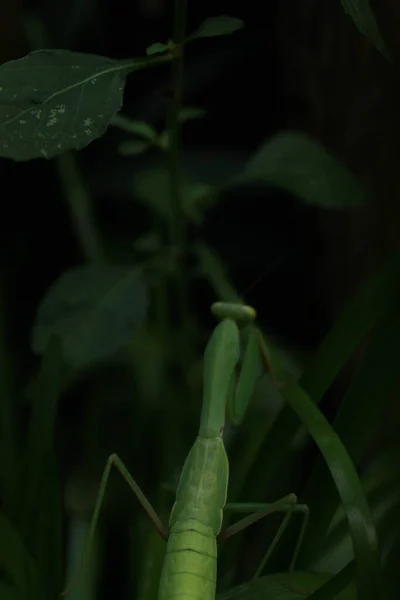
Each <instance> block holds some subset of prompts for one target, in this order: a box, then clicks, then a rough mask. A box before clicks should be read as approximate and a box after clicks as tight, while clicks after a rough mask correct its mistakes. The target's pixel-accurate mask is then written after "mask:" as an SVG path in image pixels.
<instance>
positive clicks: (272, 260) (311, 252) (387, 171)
mask: <svg viewBox="0 0 400 600" xmlns="http://www.w3.org/2000/svg"><path fill="white" fill-rule="evenodd" d="M321 4H323V6H321ZM375 4H377V3H376V2H375ZM376 9H377V15H378V17H379V22H380V24H381V27H382V30H383V32H384V34H385V36H386V39H387V40H388V44H389V46H390V47H391V49H392V51H393V53H394V55H395V56H396V51H397V46H396V43H397V44H398V42H397V41H396V37H395V31H397V30H396V27H395V24H396V22H397V24H398V23H399V21H398V19H399V9H398V7H397V6H396V5H395V3H394V2H389V0H388V1H387V2H382V3H381V4H380V6H379V7H378V6H377V7H376ZM0 11H2V12H0V23H1V27H0V37H1V38H2V40H3V42H2V44H1V45H0V60H1V61H2V62H5V61H7V60H12V59H16V58H19V57H21V56H23V55H24V54H26V53H27V52H28V51H29V50H30V49H31V48H32V47H35V48H37V47H54V48H68V49H70V50H74V51H79V52H88V53H93V54H101V55H104V56H109V57H113V58H129V57H134V56H142V55H143V54H144V52H145V48H146V47H147V46H148V45H149V44H151V43H152V42H154V41H160V42H165V41H166V40H167V39H168V37H169V35H170V32H171V30H172V13H173V6H172V3H171V2H165V0H152V1H146V0H140V1H139V0H136V1H132V0H130V1H129V2H128V1H124V2H123V1H117V0H113V1H112V2H111V1H106V0H103V1H100V0H99V1H98V2H95V1H94V0H87V1H83V0H76V1H75V0H74V1H72V0H69V1H68V2H62V1H61V0H59V1H58V2H50V1H47V0H42V1H37V2H33V1H32V2H25V3H18V2H13V1H12V0H9V2H6V1H5V0H4V1H3V2H2V6H1V8H0ZM219 14H229V15H232V16H235V17H238V18H241V19H243V21H244V23H245V28H244V29H243V30H242V31H239V32H237V33H235V34H234V35H232V36H223V37H221V38H214V39H205V40H200V41H198V42H197V43H194V44H192V45H191V46H189V48H188V51H187V55H186V58H185V78H184V103H185V104H186V105H194V106H200V107H205V108H206V109H207V116H206V117H205V118H204V119H202V120H199V121H192V122H189V123H188V124H187V125H185V127H184V134H183V155H182V161H183V166H184V169H185V170H187V171H188V172H189V173H191V174H193V176H195V177H197V178H200V179H201V180H203V181H207V182H210V183H213V182H218V181H221V180H223V179H224V178H226V177H228V176H229V175H231V174H234V173H235V171H236V170H237V169H239V168H240V166H241V165H242V164H243V163H244V161H245V160H246V158H247V157H248V156H250V155H251V153H252V152H254V150H255V149H256V148H257V147H258V146H259V145H260V144H262V143H263V141H265V140H266V139H268V138H269V137H271V136H272V135H273V134H275V133H276V132H278V131H281V130H284V129H288V128H294V129H300V130H303V131H305V132H307V133H309V134H310V135H313V136H315V137H316V138H317V139H319V140H320V141H321V142H322V143H323V144H324V145H325V146H326V147H327V148H328V149H329V150H330V151H331V152H332V153H333V154H334V155H336V156H337V157H338V158H339V159H341V160H343V162H344V163H345V164H346V165H347V166H348V167H349V168H351V169H352V170H353V172H354V173H355V175H356V176H358V177H359V179H360V181H361V182H362V183H363V184H364V185H365V186H366V187H367V189H368V190H369V192H370V193H371V202H370V204H369V205H368V206H365V207H362V208H360V209H357V210H352V211H344V212H339V211H337V212H335V211H324V210H322V209H318V208H315V207H310V206H305V205H304V204H302V203H301V202H300V201H299V200H298V199H297V198H293V197H290V196H289V195H288V194H286V193H283V192H282V191H280V190H275V189H268V188H265V187H262V188H260V189H254V188H249V189H245V188H244V189H240V190H236V191H234V192H230V193H229V194H226V195H225V196H224V197H223V198H222V200H221V201H220V202H218V204H217V205H215V206H213V207H212V208H211V209H210V210H209V211H207V213H206V214H205V215H204V219H203V221H202V222H201V223H199V224H198V225H196V226H194V225H192V226H190V228H189V236H190V239H191V240H195V239H198V238H199V239H202V240H204V241H206V242H207V243H208V244H210V245H211V246H212V247H213V248H214V249H215V250H217V251H218V253H219V254H220V256H221V258H222V260H223V262H224V263H225V265H226V267H227V269H228V271H229V274H230V276H231V278H232V280H233V282H234V284H235V287H236V289H237V290H238V291H239V293H241V294H244V295H245V297H246V300H247V301H248V302H249V303H251V304H252V305H254V306H256V307H257V310H258V314H259V316H260V319H261V322H262V324H263V325H264V326H265V327H266V328H267V329H268V331H269V332H271V333H272V334H273V335H274V336H276V338H277V339H279V340H280V341H281V342H282V343H283V344H284V345H285V347H288V348H291V349H292V350H293V352H295V353H297V355H298V356H304V355H307V353H309V352H310V351H312V350H313V349H315V348H316V346H317V344H318V343H319V341H320V340H321V339H322V336H323V335H324V333H325V332H326V331H327V330H328V328H329V326H330V325H331V324H332V322H333V320H334V318H335V316H336V315H337V314H338V312H339V311H340V309H341V308H342V307H343V305H344V304H345V302H346V301H347V300H348V298H349V297H350V296H351V294H352V293H353V292H354V291H355V289H356V288H357V285H358V284H359V283H360V282H361V281H363V280H364V278H365V276H366V274H368V273H370V272H372V271H373V269H374V268H375V267H376V266H377V265H380V264H381V263H382V261H383V259H385V258H386V257H387V256H388V255H389V254H390V253H391V252H392V251H393V250H394V249H396V248H397V246H398V239H399V236H398V230H399V228H398V223H399V219H398V209H397V205H398V203H397V197H398V186H399V184H398V177H397V153H396V144H397V139H398V134H397V132H398V126H399V119H398V114H397V113H398V110H397V107H398V76H397V75H396V74H395V73H394V72H393V71H392V70H391V69H390V68H389V67H388V66H387V64H386V62H385V60H384V59H383V58H382V57H381V56H380V55H379V54H378V53H377V52H376V50H375V49H374V48H373V47H372V46H371V45H370V44H369V42H368V41H367V40H365V39H364V38H363V37H362V36H360V35H359V33H358V32H357V30H356V29H355V27H354V25H353V24H352V22H351V21H350V20H349V19H348V18H347V17H346V16H345V14H344V13H343V10H342V8H341V6H340V2H339V0H336V1H335V0H330V1H329V2H324V3H320V2H318V1H317V0H314V1H312V0H285V1H283V0H271V1H269V2H256V1H255V0H249V1H248V2H246V3H237V5H235V4H232V2H223V1H221V0H219V1H218V2H217V3H215V2H210V1H204V2H201V3H200V2H197V3H195V2H191V1H189V14H188V25H187V30H188V31H189V32H190V31H192V30H194V29H196V28H197V26H198V25H199V24H200V23H201V22H202V21H203V20H204V19H205V18H206V17H208V16H214V15H219ZM169 86H170V81H169V72H168V69H167V68H163V67H160V68H157V69H151V70H148V71H142V72H139V73H137V74H135V75H133V76H131V77H129V78H128V83H127V86H126V91H125V96H124V108H123V112H124V113H125V114H127V115H129V116H131V117H132V118H134V119H136V120H144V121H147V122H149V123H150V124H151V125H153V126H154V127H156V128H158V129H161V128H162V127H163V126H164V123H165V107H166V97H167V95H168V92H169V89H170V87H169ZM125 138H126V136H125V135H124V134H123V133H121V132H120V131H119V130H118V129H115V128H110V129H109V131H108V132H107V133H106V135H105V136H104V137H103V138H101V139H100V140H98V141H96V142H94V143H93V144H91V145H90V146H89V147H88V148H87V149H85V150H83V151H82V152H80V153H79V154H76V160H77V164H78V167H79V169H80V172H81V174H82V177H83V180H84V182H85V185H86V187H87V190H88V191H89V194H90V196H91V199H92V203H93V207H94V217H95V221H96V223H97V226H98V228H99V230H100V231H101V232H102V235H103V237H104V238H105V239H106V240H107V241H108V243H109V244H110V246H112V247H113V250H114V251H115V254H116V256H118V255H119V253H121V254H120V255H121V256H122V255H123V248H124V245H125V244H129V242H130V241H132V240H134V239H136V238H137V237H138V236H139V235H141V234H142V233H144V232H146V231H147V230H149V229H150V228H151V226H152V224H153V219H154V217H153V215H152V213H151V211H150V210H149V209H148V208H146V207H144V206H143V205H141V204H140V203H138V202H135V196H134V193H132V188H133V184H134V182H135V177H136V175H137V173H140V172H141V170H142V169H145V168H150V169H151V168H155V167H156V166H157V161H158V160H159V159H158V156H156V155H154V154H150V155H149V156H147V155H146V156H145V157H143V158H137V159H136V158H135V159H133V160H132V159H128V158H121V157H120V156H119V155H118V153H117V146H118V143H119V142H120V141H121V140H123V139H125ZM0 177H1V181H2V200H3V201H2V205H1V218H0V223H1V225H0V227H1V229H0V243H1V250H0V255H1V269H2V286H3V298H4V303H5V307H6V311H5V314H6V315H7V322H6V324H7V334H8V342H9V345H10V348H11V351H12V355H13V364H14V370H15V373H16V378H17V380H18V381H19V382H21V383H22V384H24V383H26V382H27V381H29V378H30V376H31V375H32V373H33V372H34V369H35V368H36V365H37V359H36V358H35V357H34V356H33V355H32V353H31V351H30V347H29V344H30V331H31V327H32V323H33V321H34V318H35V313H36V309H37V306H38V303H39V301H40V300H41V298H42V297H43V295H44V294H45V292H46V290H47V289H48V287H49V285H50V284H51V283H52V282H53V281H54V280H55V279H56V278H57V277H58V276H59V275H60V274H61V273H63V272H64V271H65V270H66V269H67V268H69V267H71V266H74V265H77V264H80V263H82V262H83V261H84V260H85V256H84V255H83V253H82V250H81V247H80V243H79V240H78V239H77V237H76V233H75V230H74V225H73V221H72V219H71V215H70V211H69V207H68V204H67V202H66V197H65V193H64V190H63V187H62V185H61V184H60V179H59V177H58V172H57V168H56V166H55V163H54V161H49V162H47V161H43V160H35V161H31V162H27V163H14V162H12V161H7V160H2V161H1V162H0ZM191 300H192V303H193V308H194V311H195V312H196V313H197V314H198V317H199V319H200V320H202V321H203V322H205V323H208V322H209V321H207V319H209V317H208V307H209V304H210V302H211V301H213V298H212V297H211V294H210V290H209V289H208V288H207V287H206V286H205V285H204V286H202V285H199V286H196V287H195V286H193V289H191ZM125 376H126V374H125V373H124V372H123V371H120V370H119V369H117V368H111V367H110V368H109V369H102V370H101V372H99V371H96V370H94V372H90V373H85V374H83V375H82V377H81V381H80V382H79V383H78V384H77V385H76V386H74V387H72V389H70V390H68V393H66V395H65V398H63V401H62V406H61V412H60V439H61V442H59V443H60V446H61V448H62V459H61V463H62V469H63V474H65V476H68V475H69V474H70V472H71V471H73V469H75V468H78V467H77V465H78V466H79V468H80V467H81V463H84V459H82V453H84V450H83V448H84V447H85V442H83V441H82V439H84V438H85V432H87V430H86V429H85V428H86V427H87V422H88V421H87V419H88V416H87V411H88V412H90V410H92V409H90V410H89V409H88V408H87V405H88V404H89V406H91V404H90V401H89V400H88V398H92V399H93V398H95V397H97V398H98V399H100V398H102V397H106V396H107V393H111V394H112V395H113V396H115V397H116V398H119V399H121V397H124V398H125V396H129V394H128V392H127V391H126V389H127V386H126V385H125V383H126V382H125V381H124V377H125ZM96 394H97V396H96ZM114 400H115V398H114ZM336 401H337V397H336V396H335V394H332V397H331V398H329V402H327V404H326V406H325V408H326V411H327V412H328V413H329V411H330V410H332V407H334V406H335V402H336ZM115 402H117V400H115ZM121 402H122V405H123V406H125V404H124V403H123V401H122V400H121ZM99 405H100V407H99V406H97V409H98V414H97V417H96V419H98V420H96V419H95V421H96V425H95V427H96V428H97V429H96V431H97V433H96V435H95V437H96V436H97V437H96V439H97V444H98V445H99V447H101V451H100V450H99V452H98V457H97V458H96V459H95V460H94V463H93V461H92V463H93V464H94V465H95V466H94V467H93V464H91V465H90V468H94V469H95V470H97V471H98V469H99V468H101V464H102V462H104V461H103V458H105V457H106V456H107V454H108V453H110V452H111V451H114V450H117V451H121V450H120V449H119V448H118V445H119V444H120V440H121V439H124V440H126V438H128V441H127V442H126V441H125V442H123V443H122V447H123V448H124V447H125V445H126V446H129V444H130V442H129V427H128V426H127V424H126V423H125V422H124V414H125V413H124V412H122V413H119V415H118V409H116V410H115V411H114V409H113V413H112V414H113V416H112V420H113V425H112V426H110V427H109V428H108V425H109V418H110V417H109V416H105V415H107V414H108V413H107V409H106V408H104V407H103V404H102V401H101V400H100V401H99ZM102 411H103V412H102ZM91 414H92V415H93V413H91ZM99 415H100V416H99ZM99 423H100V424H99ZM141 429H142V432H141V433H142V436H141V437H140V438H138V439H136V440H134V442H133V444H132V448H131V450H130V451H129V453H128V454H129V456H131V453H132V455H133V456H135V457H136V463H138V462H139V463H140V468H139V471H142V478H143V479H144V480H146V477H147V479H148V481H149V482H150V480H151V476H150V474H151V472H152V469H157V466H156V465H157V456H158V452H159V450H160V447H159V444H160V442H158V441H154V444H151V443H149V441H148V439H149V437H148V431H149V430H148V429H146V426H145V425H143V427H142V428H141ZM93 435H94V434H93ZM103 435H104V436H105V439H104V438H103V437H102V436H103ZM71 440H73V441H72V442H71ZM143 440H144V441H143ZM122 453H123V450H122ZM90 468H89V470H90ZM83 471H84V472H85V467H84V468H83ZM97 471H96V472H97ZM139 475H140V474H139ZM138 478H139V477H138ZM143 479H142V480H143ZM127 502H129V500H127ZM114 518H115V519H116V522H117V525H115V527H114V529H113V528H111V529H110V531H111V533H108V534H107V535H109V540H108V542H107V543H108V544H110V545H111V547H114V545H115V547H116V546H118V547H121V548H122V550H121V552H118V553H116V554H115V555H114V554H113V553H111V556H110V559H109V562H108V563H107V564H108V570H107V571H106V572H105V573H104V576H105V577H106V580H107V582H108V584H109V585H110V588H107V587H106V588H105V589H106V590H109V589H113V590H114V592H115V589H116V588H114V587H113V586H115V580H116V577H115V573H114V569H118V572H119V571H122V569H123V566H124V565H123V561H124V558H121V556H122V557H123V556H124V552H123V548H124V546H123V544H124V543H127V540H126V538H125V534H124V525H123V523H121V522H119V519H118V517H115V516H114ZM107 539H108V538H107ZM121 544H122V546H121ZM113 560H115V564H114V562H113ZM121 560H122V563H121ZM121 565H122V566H121ZM108 576H109V577H108ZM104 597H106V595H104Z"/></svg>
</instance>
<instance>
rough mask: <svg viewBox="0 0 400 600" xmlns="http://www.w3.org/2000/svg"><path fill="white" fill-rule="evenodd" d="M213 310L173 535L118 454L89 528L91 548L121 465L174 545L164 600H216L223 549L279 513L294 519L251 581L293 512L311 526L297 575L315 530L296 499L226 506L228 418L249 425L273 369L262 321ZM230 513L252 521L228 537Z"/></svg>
mask: <svg viewBox="0 0 400 600" xmlns="http://www.w3.org/2000/svg"><path fill="white" fill-rule="evenodd" d="M211 310H212V312H213V314H214V315H215V316H216V317H217V318H218V319H219V320H220V322H219V323H218V325H217V326H216V328H215V329H214V331H213V333H212V335H211V337H210V340H209V342H208V344H207V347H206V350H205V353H204V367H203V402H202V409H201V416H200V426H199V430H198V435H197V438H196V440H195V442H194V444H193V446H192V448H191V449H190V451H189V454H188V456H187V458H186V460H185V463H184V465H183V469H182V472H181V475H180V480H179V484H178V487H177V490H176V498H175V503H174V505H173V507H172V511H171V514H170V518H169V527H168V529H167V528H166V527H165V526H164V525H163V523H162V522H161V520H160V518H159V517H158V515H157V513H156V511H155V510H154V508H153V507H152V506H151V504H150V502H149V501H148V500H147V498H146V496H145V495H144V493H143V492H142V491H141V489H140V487H139V486H138V484H137V483H136V482H135V480H134V479H133V477H132V476H131V474H130V473H129V471H128V469H127V468H126V466H125V465H124V463H123V462H122V460H121V459H120V458H119V457H118V456H117V455H116V454H113V455H111V456H110V457H109V458H108V460H107V464H106V467H105V469H104V471H103V475H102V478H101V481H100V489H99V493H98V496H97V499H96V502H95V507H94V512H93V517H92V520H91V524H90V529H89V535H88V540H87V546H86V548H88V547H89V545H90V543H91V540H92V538H93V536H94V533H95V529H96V524H97V521H98V517H99V513H100V509H101V505H102V502H103V498H104V494H105V490H106V486H107V481H108V478H109V475H110V471H111V469H112V467H113V466H114V467H116V468H117V470H118V471H119V472H120V473H121V475H122V477H123V478H124V479H125V480H126V482H127V483H128V485H129V486H130V488H131V489H132V491H133V492H134V494H135V495H136V497H137V499H138V500H139V502H140V504H141V505H142V507H143V508H144V510H145V511H146V513H147V515H148V516H149V518H150V520H151V521H152V522H153V524H154V525H155V527H156V528H157V530H158V531H159V533H160V535H161V536H162V537H163V538H164V539H165V540H166V542H167V546H166V553H165V557H164V563H163V567H162V572H161V578H160V583H159V592H158V600H178V599H179V600H189V599H190V600H196V599H198V600H215V595H216V584H217V544H218V543H219V542H221V541H223V540H225V539H227V538H228V537H230V536H232V535H234V534H236V533H238V532H239V531H242V530H243V529H245V528H246V527H248V526H249V525H251V524H252V523H255V522H256V521H258V520H260V519H262V518H263V517H265V516H266V515H268V514H271V513H273V512H283V513H286V514H285V517H284V519H283V521H282V524H281V526H280V527H279V529H278V532H277V533H276V535H275V537H274V539H273V541H272V543H271V544H270V546H269V548H268V550H267V552H266V554H265V556H264V558H263V560H262V562H261V564H260V566H259V567H258V569H257V571H256V573H255V574H254V576H253V578H252V580H251V581H252V582H253V581H255V580H256V579H257V578H258V577H259V576H260V574H261V572H262V571H263V569H264V567H265V564H266V562H267V560H268V558H269V556H270V555H271V554H272V552H273V550H274V548H275V546H276V544H277V543H278V541H279V539H280V537H281V536H282V534H283V532H284V530H285V528H286V526H287V524H288V522H289V519H290V517H291V515H292V514H293V512H300V513H302V515H303V523H302V527H301V531H300V535H299V540H298V543H297V546H296V549H295V552H294V556H293V559H292V562H291V565H290V570H293V568H294V564H295V561H296V557H297V554H298V552H299V550H300V544H301V541H302V538H303V535H304V531H305V528H306V524H307V518H308V508H307V506H306V505H301V504H298V503H297V498H296V496H295V494H289V495H287V496H285V497H284V498H281V499H280V500H278V501H276V502H273V503H268V504H261V503H252V504H251V503H240V504H230V505H227V504H226V502H227V489H228V478H229V465H228V458H227V454H226V451H225V447H224V442H223V430H224V424H225V419H227V420H229V421H230V422H232V423H236V424H237V423H240V422H241V420H242V419H243V417H244V413H245V411H246V409H247V406H248V404H249V402H250V400H251V396H252V394H253V391H254V388H255V384H256V381H257V378H258V365H259V362H258V357H259V356H260V355H261V356H262V357H263V358H264V360H265V361H266V362H267V363H268V356H267V354H266V350H265V347H264V345H263V342H262V341H261V340H262V338H261V334H260V332H258V330H256V329H255V328H253V327H251V325H252V323H253V322H254V320H255V318H256V312H255V310H254V309H253V308H252V307H251V306H246V305H243V304H229V303H222V302H217V303H214V304H213V305H212V307H211ZM247 326H249V328H250V331H249V335H248V338H247V345H246V349H245V352H244V358H243V364H242V368H241V372H240V375H239V378H238V380H237V381H236V378H235V371H236V367H237V364H238V362H239V357H240V345H241V344H240V336H241V329H242V328H244V327H247ZM226 509H229V510H232V511H235V512H237V513H245V514H247V516H245V517H244V518H242V519H240V520H239V521H237V522H236V523H234V524H233V525H231V526H229V527H228V528H227V529H226V530H225V531H221V529H222V520H223V513H224V510H226ZM250 589H251V586H250ZM65 593H67V592H65Z"/></svg>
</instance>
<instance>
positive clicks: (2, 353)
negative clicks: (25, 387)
mask: <svg viewBox="0 0 400 600" xmlns="http://www.w3.org/2000/svg"><path fill="white" fill-rule="evenodd" d="M4 287H5V286H4V277H1V279H0V395H1V398H0V452H1V459H0V469H1V472H0V480H1V484H2V485H1V488H2V489H0V492H1V494H2V500H3V503H4V505H5V506H6V507H7V508H12V507H13V502H15V498H14V491H15V489H14V481H15V480H14V474H15V472H16V471H15V469H16V438H15V433H16V431H15V421H14V411H13V404H12V394H11V382H10V369H11V365H10V363H9V360H8V356H9V354H8V348H7V332H6V329H7V328H6V323H7V321H6V313H5V309H6V307H5V298H4Z"/></svg>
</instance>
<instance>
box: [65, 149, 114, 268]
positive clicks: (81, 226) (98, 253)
mask: <svg viewBox="0 0 400 600" xmlns="http://www.w3.org/2000/svg"><path fill="white" fill-rule="evenodd" d="M56 166H57V170H58V175H59V178H60V181H61V184H62V187H63V190H64V195H65V198H66V200H67V204H68V207H69V211H70V215H71V221H72V225H73V228H74V230H75V234H76V238H77V240H78V243H79V246H80V249H81V252H82V254H83V257H84V259H85V260H86V261H88V262H92V263H104V262H105V254H104V249H103V244H102V241H101V239H100V233H99V231H98V228H97V226H96V224H95V219H94V215H93V206H92V199H91V197H90V194H89V193H88V191H87V189H86V186H85V183H84V181H83V179H82V175H81V173H80V170H79V167H78V165H77V163H76V159H75V158H74V157H73V156H72V154H71V153H70V152H66V153H65V154H62V155H61V156H59V157H58V158H57V161H56Z"/></svg>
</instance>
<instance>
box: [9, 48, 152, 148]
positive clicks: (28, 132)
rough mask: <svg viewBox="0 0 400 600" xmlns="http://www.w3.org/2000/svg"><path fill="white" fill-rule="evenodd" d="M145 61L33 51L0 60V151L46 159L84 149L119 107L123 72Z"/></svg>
mask: <svg viewBox="0 0 400 600" xmlns="http://www.w3.org/2000/svg"><path fill="white" fill-rule="evenodd" d="M158 60H160V59H158ZM149 62H150V59H148V58H145V59H132V60H122V61H120V60H113V59H110V58H105V57H103V56H96V55H93V54H80V53H77V52H70V51H68V50H39V51H37V52H31V53H30V54H28V55H27V56H25V57H24V58H21V59H19V60H13V61H10V62H7V63H5V64H3V65H2V66H0V156H3V157H6V158H13V159H14V160H30V159H33V158H40V157H42V158H52V157H54V156H57V155H58V154H61V153H62V152H65V151H66V150H71V149H75V150H80V149H82V148H84V147H85V146H87V145H88V144H90V142H92V141H93V140H95V139H96V138H98V137H101V136H102V135H103V134H104V133H105V131H106V129H107V127H108V125H109V123H110V121H111V119H112V118H113V116H114V115H115V114H116V113H117V111H118V110H119V109H120V108H121V106H122V100H123V93H124V87H125V78H126V76H127V75H128V73H130V72H132V71H135V70H138V69H142V68H145V67H146V66H148V65H149ZM153 62H154V59H153Z"/></svg>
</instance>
